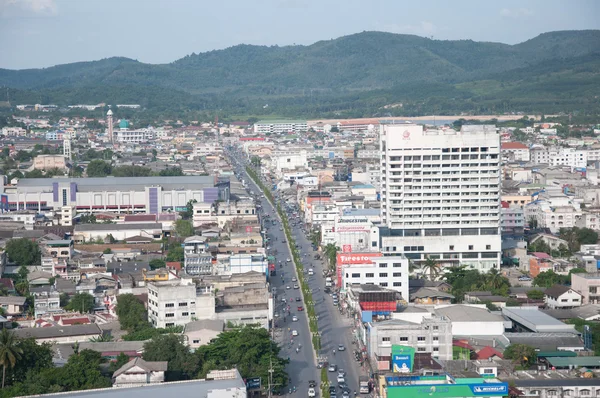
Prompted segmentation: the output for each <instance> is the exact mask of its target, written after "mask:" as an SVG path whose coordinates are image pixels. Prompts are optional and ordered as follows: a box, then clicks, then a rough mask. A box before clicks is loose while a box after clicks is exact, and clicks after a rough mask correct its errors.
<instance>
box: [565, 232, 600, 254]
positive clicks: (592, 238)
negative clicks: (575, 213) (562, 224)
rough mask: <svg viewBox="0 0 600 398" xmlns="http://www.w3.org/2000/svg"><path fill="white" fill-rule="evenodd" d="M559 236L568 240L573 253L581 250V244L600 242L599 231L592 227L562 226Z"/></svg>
mask: <svg viewBox="0 0 600 398" xmlns="http://www.w3.org/2000/svg"><path fill="white" fill-rule="evenodd" d="M558 236H559V237H560V238H561V239H564V240H566V241H567V243H568V246H569V250H570V251H571V252H573V253H574V252H577V251H579V249H580V246H581V245H589V244H595V243H597V242H598V233H597V232H596V231H594V230H593V229H590V228H579V227H573V228H561V229H560V230H559V231H558Z"/></svg>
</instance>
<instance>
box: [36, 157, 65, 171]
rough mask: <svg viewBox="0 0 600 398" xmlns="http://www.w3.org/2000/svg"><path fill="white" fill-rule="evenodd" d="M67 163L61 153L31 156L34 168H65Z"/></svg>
mask: <svg viewBox="0 0 600 398" xmlns="http://www.w3.org/2000/svg"><path fill="white" fill-rule="evenodd" d="M66 167H67V163H66V162H65V157H64V156H62V155H37V156H36V157H35V158H33V168H34V169H36V170H50V169H65V168H66Z"/></svg>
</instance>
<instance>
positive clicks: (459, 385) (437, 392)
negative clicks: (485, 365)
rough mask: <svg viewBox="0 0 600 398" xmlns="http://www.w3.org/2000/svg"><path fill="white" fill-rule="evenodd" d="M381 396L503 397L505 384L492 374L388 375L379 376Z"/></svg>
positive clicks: (407, 397)
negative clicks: (491, 375) (473, 375)
mask: <svg viewBox="0 0 600 398" xmlns="http://www.w3.org/2000/svg"><path fill="white" fill-rule="evenodd" d="M380 391H384V392H385V393H384V394H383V397H384V398H418V397H423V396H440V397H445V398H471V397H489V398H492V397H498V398H500V397H504V396H508V391H509V387H508V383H504V382H502V381H500V380H498V379H496V378H495V377H489V376H488V377H478V378H474V377H469V378H459V377H452V376H451V375H447V374H439V375H431V376H420V375H417V376H413V375H405V376H404V375H387V376H382V377H381V378H380Z"/></svg>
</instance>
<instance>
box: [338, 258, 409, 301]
mask: <svg viewBox="0 0 600 398" xmlns="http://www.w3.org/2000/svg"><path fill="white" fill-rule="evenodd" d="M408 266H409V264H408V259H406V258H404V257H401V256H386V257H381V253H378V252H376V253H338V255H337V267H338V272H339V273H338V286H340V288H341V289H342V290H347V289H348V288H350V287H352V286H358V285H376V286H380V287H384V288H386V289H389V290H395V291H397V292H399V293H400V295H401V296H402V299H403V300H404V301H406V302H408V300H409V294H408V291H409V286H408V274H409V270H408ZM340 276H341V277H340Z"/></svg>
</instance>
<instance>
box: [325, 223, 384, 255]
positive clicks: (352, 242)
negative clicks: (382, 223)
mask: <svg viewBox="0 0 600 398" xmlns="http://www.w3.org/2000/svg"><path fill="white" fill-rule="evenodd" d="M321 242H322V244H323V245H327V244H330V243H331V244H334V245H336V246H337V247H339V248H340V249H342V252H344V253H350V252H371V251H376V252H378V251H379V227H376V226H375V225H373V222H372V221H371V220H369V218H367V217H366V216H340V215H337V214H336V215H335V219H334V222H333V226H330V224H328V223H322V224H321Z"/></svg>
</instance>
